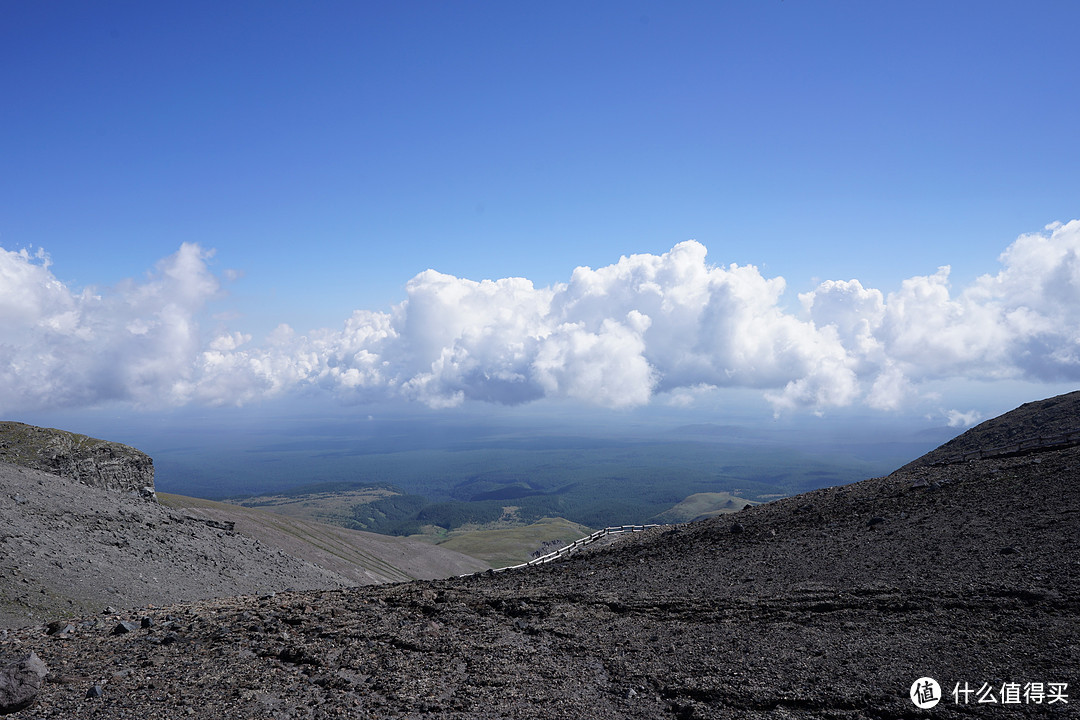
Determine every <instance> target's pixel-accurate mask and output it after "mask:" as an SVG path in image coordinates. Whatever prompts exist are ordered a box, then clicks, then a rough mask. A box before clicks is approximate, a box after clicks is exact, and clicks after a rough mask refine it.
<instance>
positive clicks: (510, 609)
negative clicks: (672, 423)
mask: <svg viewBox="0 0 1080 720" xmlns="http://www.w3.org/2000/svg"><path fill="white" fill-rule="evenodd" d="M969 440H972V439H971V438H969ZM974 441H976V440H973V442H974ZM142 617H147V618H150V619H151V621H152V625H151V626H150V627H148V628H145V629H136V630H134V631H133V632H129V633H125V634H119V635H114V634H111V630H112V629H113V628H114V627H115V625H116V623H117V621H119V620H121V619H127V620H132V621H136V620H139V619H141V618H142ZM71 623H72V625H73V629H72V630H71V631H70V632H68V633H66V634H61V635H53V636H48V635H46V629H45V627H44V626H41V627H36V628H35V627H31V628H23V629H20V630H18V631H13V632H10V633H8V634H7V637H6V638H5V639H3V640H0V653H4V654H7V655H8V656H14V655H16V654H18V653H20V652H26V651H28V650H31V649H32V650H33V651H35V652H36V653H37V654H38V655H39V656H40V657H41V658H42V660H44V662H45V663H46V665H47V666H48V667H49V670H50V674H49V676H48V679H47V682H46V685H45V687H44V688H43V690H42V692H41V695H40V696H39V699H38V704H37V705H36V706H35V707H34V708H33V709H31V710H28V711H24V712H23V713H21V714H20V715H17V717H26V718H46V717H82V718H131V717H138V718H180V717H197V718H220V717H229V718H384V717H409V718H462V719H464V718H575V719H576V718H586V717H589V718H664V717H670V718H806V719H809V718H920V717H940V718H972V717H979V718H983V717H991V718H992V717H1002V718H1006V717H1008V718H1016V717H1028V716H1031V717H1067V716H1075V715H1076V713H1075V708H1076V707H1077V703H1080V694H1078V692H1077V689H1078V687H1080V684H1078V683H1080V678H1078V677H1077V675H1078V674H1080V673H1078V669H1080V649H1078V648H1080V448H1075V447H1074V448H1065V449H1058V450H1053V451H1048V452H1042V453H1036V454H1031V455H1025V456H1016V457H1006V458H995V459H987V460H977V461H970V462H965V463H963V464H958V465H946V466H918V467H912V466H907V467H906V468H903V469H901V470H900V471H898V472H897V473H894V474H893V475H891V476H889V477H887V478H876V479H871V480H867V481H864V482H862V483H857V484H855V485H851V486H846V487H840V488H830V489H824V490H819V491H815V492H812V493H808V494H806V495H803V496H799V497H795V498H788V499H785V500H782V501H778V502H775V503H769V504H766V505H762V506H758V507H754V508H750V509H747V510H744V511H742V512H740V513H737V514H735V515H730V516H726V517H723V518H714V519H710V520H706V521H702V522H699V523H692V524H689V525H684V526H679V527H677V528H675V529H672V530H667V531H663V532H651V533H644V534H642V535H641V536H635V537H633V538H629V539H628V540H627V541H626V542H624V543H620V544H619V545H617V546H615V547H613V548H610V549H604V550H598V551H594V552H589V553H583V554H581V555H578V556H574V557H572V558H571V559H569V560H567V561H565V562H561V563H558V564H552V565H548V566H542V567H537V568H530V569H526V570H519V571H508V572H504V573H498V574H494V575H487V574H482V575H477V576H470V577H467V578H459V579H454V580H439V581H425V582H414V583H405V584H398V585H383V586H375V587H370V588H357V589H343V590H333V591H321V592H295V593H293V592H289V593H278V594H275V595H273V596H268V595H264V596H261V597H259V596H245V597H238V598H232V599H223V600H215V601H210V602H203V603H194V604H186V605H181V606H174V607H171V608H153V609H141V610H131V611H127V612H125V613H123V614H118V615H110V616H97V617H87V618H72V619H71ZM923 676H930V677H933V678H935V679H936V680H937V681H938V682H939V683H940V686H941V689H942V692H943V693H944V694H945V700H943V701H942V702H941V704H939V705H938V706H937V707H936V708H934V709H933V710H930V711H925V712H924V711H920V710H918V709H917V708H916V707H915V706H914V705H913V703H912V702H911V700H910V699H909V697H908V693H909V688H910V687H911V685H912V683H913V682H914V681H915V680H916V679H918V678H920V677H923ZM965 683H966V684H967V687H968V688H969V689H971V690H972V691H979V690H981V689H982V686H983V685H984V684H985V686H986V688H987V689H989V690H990V691H991V692H992V693H993V694H994V697H995V699H996V700H997V702H995V703H982V704H979V703H977V699H978V698H977V697H976V696H975V695H974V693H973V694H972V695H970V696H969V697H968V701H969V702H968V703H967V704H960V703H956V702H955V700H954V698H953V696H952V695H951V693H952V691H953V689H954V688H956V689H962V688H963V687H964V684H965ZM1031 683H1041V684H1042V686H1041V687H1042V689H1043V695H1042V697H1041V702H1040V703H1039V704H1036V703H1035V702H1034V701H1033V700H1031V699H1030V698H1031V695H1030V694H1029V696H1028V698H1029V699H1028V700H1026V701H1025V700H1024V699H1023V698H1021V702H1018V703H1015V704H1009V705H1004V704H1002V703H1001V701H1000V693H1001V692H1002V690H1006V691H1007V692H1008V693H1010V694H1011V693H1012V689H1013V687H1014V684H1015V688H1016V689H1017V692H1019V691H1020V688H1021V687H1022V686H1024V685H1027V689H1028V691H1029V693H1030V692H1031V691H1032V690H1033V689H1036V690H1037V689H1038V686H1036V687H1033V686H1031V685H1030V684H1031ZM95 684H98V685H99V686H100V687H101V689H102V696H101V697H99V698H96V699H89V700H88V699H85V697H84V696H85V694H86V691H87V689H88V687H91V686H93V685H95ZM1061 684H1066V687H1064V688H1062V687H1061ZM1053 688H1057V689H1059V690H1061V691H1062V692H1064V694H1066V695H1068V696H1069V697H1067V698H1066V699H1067V700H1068V703H1067V704H1066V703H1065V702H1053V703H1051V702H1050V701H1051V700H1052V699H1053V697H1052V696H1050V695H1048V694H1047V692H1046V691H1047V690H1051V689H1053ZM961 697H962V696H961ZM984 697H986V696H985V695H984ZM1036 697H1038V696H1037V695H1036Z"/></svg>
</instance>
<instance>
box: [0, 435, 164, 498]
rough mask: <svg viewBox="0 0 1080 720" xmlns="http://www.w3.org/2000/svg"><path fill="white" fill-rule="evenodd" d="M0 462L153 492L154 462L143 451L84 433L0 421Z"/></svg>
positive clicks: (93, 483) (112, 487)
mask: <svg viewBox="0 0 1080 720" xmlns="http://www.w3.org/2000/svg"><path fill="white" fill-rule="evenodd" d="M0 462H6V463H11V464H13V465H22V466H23V467H29V468H33V469H35V470H43V471H44V472H47V473H50V474H52V475H60V476H61V477H66V478H71V479H72V480H78V481H79V482H81V483H83V484H84V485H90V486H93V487H100V488H105V489H108V490H120V491H122V492H134V493H139V494H141V495H145V496H150V497H152V496H153V493H154V461H153V460H152V459H151V458H150V456H149V455H147V454H146V453H144V452H141V451H139V450H136V449H135V448H133V447H129V446H127V445H122V444H120V443H117V442H109V441H107V440H98V439H96V438H92V437H89V436H87V435H80V434H78V433H72V432H67V431H65V430H56V429H53V428H40V427H35V426H33V425H26V424H24V423H19V422H0Z"/></svg>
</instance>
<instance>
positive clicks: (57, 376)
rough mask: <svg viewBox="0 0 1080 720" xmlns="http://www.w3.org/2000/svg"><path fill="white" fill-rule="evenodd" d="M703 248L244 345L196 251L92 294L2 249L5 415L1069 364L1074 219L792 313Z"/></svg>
mask: <svg viewBox="0 0 1080 720" xmlns="http://www.w3.org/2000/svg"><path fill="white" fill-rule="evenodd" d="M706 255H707V251H706V248H705V246H704V245H702V244H701V243H698V242H694V241H688V242H683V243H679V244H678V245H676V246H675V247H673V248H672V249H671V250H670V251H669V252H667V253H663V254H660V255H650V254H644V255H631V256H628V257H623V258H620V259H619V260H618V262H615V263H613V264H611V265H608V266H605V267H600V268H596V269H592V268H587V267H579V268H577V269H576V270H574V271H573V272H572V273H571V275H570V277H569V279H568V281H567V282H566V283H560V284H556V285H553V286H550V287H539V288H538V287H535V286H534V285H533V283H532V282H530V281H529V280H527V279H524V278H504V279H500V280H483V281H475V280H470V279H465V278H458V277H454V276H451V275H446V274H443V273H439V272H436V271H435V270H427V271H425V272H423V273H420V274H419V275H417V276H416V277H414V278H413V279H412V280H410V281H409V283H408V284H407V285H406V295H405V298H404V299H403V300H402V301H401V302H400V303H398V304H397V305H396V306H394V307H393V308H392V309H391V310H390V311H389V312H371V311H366V310H356V311H354V312H353V313H352V314H351V315H350V316H349V317H348V319H346V320H345V322H344V323H343V325H342V326H341V327H340V328H339V329H321V330H313V331H311V332H307V333H298V332H296V331H295V330H294V329H292V328H289V327H288V326H281V327H279V328H278V329H277V330H276V331H274V332H273V333H271V335H270V336H269V337H268V338H266V339H265V340H263V341H260V342H253V338H252V337H251V336H250V335H249V334H246V333H244V332H243V331H242V330H236V329H231V328H222V327H219V326H218V325H217V324H215V326H214V327H213V328H203V327H201V326H200V319H202V318H203V317H204V316H205V315H206V309H207V307H208V306H209V304H211V303H213V302H217V301H218V300H219V299H221V297H222V292H221V283H220V282H219V280H218V278H217V277H216V276H215V275H214V274H213V273H212V272H211V271H210V269H209V267H208V263H207V261H208V259H209V257H210V253H209V252H208V251H206V250H203V249H202V248H200V247H199V246H197V245H193V244H185V245H183V246H182V247H181V248H180V249H179V250H178V251H177V253H175V254H174V255H172V256H170V257H168V258H166V259H164V260H162V261H161V262H160V263H159V264H158V266H157V268H156V269H155V271H154V272H152V273H151V274H149V275H148V276H147V277H146V278H145V279H144V280H143V281H128V282H125V283H121V284H119V285H117V286H116V287H112V288H107V289H100V290H98V289H93V288H89V289H82V290H73V289H70V288H67V287H66V286H64V285H63V283H60V282H59V281H58V280H57V279H56V278H55V277H54V276H53V275H52V273H51V271H50V265H49V259H48V257H47V256H46V255H44V254H43V253H38V254H31V253H28V252H26V251H21V252H10V251H6V250H0V331H2V336H0V382H2V383H3V385H2V387H0V410H3V411H9V410H11V409H20V408H39V407H51V406H67V405H87V404H94V403H99V402H103V401H107V400H126V401H131V402H136V403H140V404H149V405H154V404H162V403H173V404H182V403H192V402H195V403H203V404H237V403H244V402H250V401H255V400H258V399H260V398H265V397H270V396H275V395H281V394H286V393H328V394H330V395H332V396H334V397H337V398H339V399H342V400H344V401H346V402H365V401H370V400H384V399H388V398H400V399H405V400H412V401H419V402H423V403H426V404H428V405H430V406H433V407H446V406H452V405H456V404H459V403H462V402H464V401H467V400H472V401H486V402H497V403H507V404H516V403H524V402H529V401H531V400H536V399H539V398H544V397H554V398H566V399H572V400H577V401H582V402H586V403H591V404H598V405H602V406H608V407H632V406H638V405H643V404H647V403H649V402H651V401H653V399H655V398H656V397H657V396H660V397H662V398H664V402H665V403H668V404H670V405H675V406H678V405H684V404H687V403H691V402H692V401H693V398H694V397H695V395H696V394H698V393H700V392H702V391H703V389H705V390H711V389H716V388H725V387H731V388H757V389H759V390H760V391H761V392H762V393H764V395H765V397H766V398H768V399H769V401H770V402H771V403H772V404H773V405H774V407H775V408H776V409H777V411H783V410H788V409H795V408H805V409H811V410H814V411H821V410H823V409H827V408H829V407H842V406H847V405H852V404H857V403H861V404H864V405H866V406H869V407H872V408H877V409H880V410H895V409H898V408H901V407H903V406H904V404H905V403H906V402H908V401H909V400H911V399H912V398H916V397H919V395H920V393H921V392H922V390H921V388H922V386H923V385H924V384H926V383H930V382H936V381H941V380H943V379H945V380H947V379H948V378H954V377H955V378H966V379H978V380H1000V379H1023V380H1033V381H1043V382H1057V381H1061V380H1076V379H1080V221H1072V222H1070V223H1066V224H1060V223H1055V224H1053V225H1050V226H1048V227H1047V228H1046V229H1045V230H1044V231H1043V232H1039V233H1032V234H1029V235H1024V236H1021V237H1020V238H1018V239H1017V240H1016V241H1015V242H1014V243H1012V244H1011V245H1010V246H1009V247H1008V248H1007V249H1006V250H1005V251H1004V252H1003V253H1002V254H1001V255H1000V257H999V263H1000V270H999V271H998V272H997V273H996V274H993V275H985V276H983V277H980V278H978V279H977V280H976V281H974V282H973V283H971V284H970V285H969V286H968V287H966V288H959V289H957V288H954V287H953V286H952V284H951V282H950V277H949V275H950V272H949V268H948V267H942V268H938V269H937V270H936V271H935V272H932V273H929V274H927V275H923V276H918V277H912V278H907V279H905V280H903V281H902V282H900V283H899V286H898V288H897V289H895V290H893V291H891V292H883V291H881V290H878V289H875V288H870V287H866V286H864V285H863V284H862V283H861V282H860V281H859V280H856V279H849V280H829V281H826V282H823V283H821V284H819V285H818V286H817V287H816V288H815V289H813V290H812V291H810V292H807V293H803V294H800V295H799V297H798V300H799V310H798V311H789V310H788V309H786V306H785V304H784V293H785V289H786V283H785V281H784V279H783V278H780V277H766V276H764V275H762V273H761V272H760V270H759V269H758V268H757V267H755V266H753V265H734V264H731V265H714V264H711V263H709V262H708V261H707V259H706ZM219 317H221V316H219ZM232 322H236V321H235V319H234V320H233V321H232ZM971 417H972V416H970V415H968V414H962V413H956V414H955V415H950V421H952V422H956V423H966V422H970V420H971Z"/></svg>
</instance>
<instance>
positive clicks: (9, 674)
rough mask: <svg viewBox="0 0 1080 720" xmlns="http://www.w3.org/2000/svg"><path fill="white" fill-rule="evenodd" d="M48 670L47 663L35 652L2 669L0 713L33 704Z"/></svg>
mask: <svg viewBox="0 0 1080 720" xmlns="http://www.w3.org/2000/svg"><path fill="white" fill-rule="evenodd" d="M48 672H49V671H48V670H47V669H46V667H45V663H43V662H41V658H39V657H38V656H37V655H36V654H35V653H33V652H31V653H30V654H29V655H26V656H25V657H23V658H20V659H19V660H17V661H16V662H13V663H10V664H9V665H7V666H6V667H4V668H3V669H0V715H8V714H10V713H14V712H18V711H20V710H24V709H26V708H28V707H30V706H31V705H33V704H34V700H36V699H37V696H38V691H39V690H41V683H42V681H43V680H44V679H45V676H46V675H47V674H48Z"/></svg>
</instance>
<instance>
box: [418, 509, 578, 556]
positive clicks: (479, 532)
mask: <svg viewBox="0 0 1080 720" xmlns="http://www.w3.org/2000/svg"><path fill="white" fill-rule="evenodd" d="M591 532H592V530H591V529H590V528H587V527H585V526H584V525H579V524H577V523H573V522H570V521H569V520H566V519H564V518H543V519H542V520H538V521H537V522H534V523H531V524H529V525H518V526H515V527H498V528H494V529H475V528H465V529H459V530H455V531H453V532H450V533H447V534H445V535H442V537H445V538H446V539H438V537H439V536H434V537H433V536H432V535H426V536H420V537H422V538H424V539H427V540H436V539H437V542H438V544H439V545H440V546H442V547H445V548H448V549H450V550H457V551H458V552H461V553H465V554H466V555H471V556H472V557H474V558H479V559H481V560H483V561H485V562H487V563H490V564H491V565H492V566H493V567H506V566H507V565H518V564H520V563H523V562H527V561H529V560H532V554H533V553H534V552H536V551H538V550H540V549H541V548H544V547H545V544H548V545H550V546H551V547H550V548H549V549H545V550H544V552H548V551H549V550H550V549H555V546H558V547H561V546H562V545H569V544H570V543H572V542H573V541H575V540H577V539H578V538H580V537H585V536H586V535H589V534H590V533H591Z"/></svg>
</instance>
